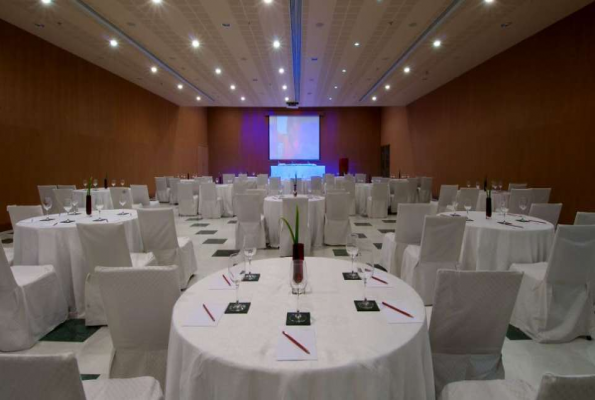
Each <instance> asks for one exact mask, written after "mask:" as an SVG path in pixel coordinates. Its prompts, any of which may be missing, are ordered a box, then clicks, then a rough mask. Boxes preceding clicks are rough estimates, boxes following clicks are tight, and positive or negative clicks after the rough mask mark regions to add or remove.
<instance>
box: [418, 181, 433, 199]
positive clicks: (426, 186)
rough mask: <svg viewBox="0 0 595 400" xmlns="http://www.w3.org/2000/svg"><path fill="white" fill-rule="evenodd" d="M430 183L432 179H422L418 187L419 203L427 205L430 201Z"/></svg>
mask: <svg viewBox="0 0 595 400" xmlns="http://www.w3.org/2000/svg"><path fill="white" fill-rule="evenodd" d="M432 181H433V178H429V177H425V176H424V177H422V178H421V182H420V185H419V202H420V203H429V202H430V201H431V200H432Z"/></svg>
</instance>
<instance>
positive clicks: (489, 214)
mask: <svg viewBox="0 0 595 400" xmlns="http://www.w3.org/2000/svg"><path fill="white" fill-rule="evenodd" d="M486 218H492V197H491V194H490V193H489V192H488V197H486Z"/></svg>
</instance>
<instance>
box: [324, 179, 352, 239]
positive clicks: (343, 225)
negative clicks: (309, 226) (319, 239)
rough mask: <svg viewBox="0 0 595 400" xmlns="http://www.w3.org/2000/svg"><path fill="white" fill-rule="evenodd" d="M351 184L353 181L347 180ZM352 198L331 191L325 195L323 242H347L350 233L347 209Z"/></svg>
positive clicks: (345, 194)
mask: <svg viewBox="0 0 595 400" xmlns="http://www.w3.org/2000/svg"><path fill="white" fill-rule="evenodd" d="M348 183H351V184H353V182H348ZM351 204H352V198H351V196H350V195H349V194H347V193H332V194H327V195H326V201H325V206H326V214H325V218H324V244H327V245H331V246H332V245H335V246H337V245H341V246H344V245H345V244H346V243H347V238H348V237H349V235H351V223H350V222H349V209H350V207H351Z"/></svg>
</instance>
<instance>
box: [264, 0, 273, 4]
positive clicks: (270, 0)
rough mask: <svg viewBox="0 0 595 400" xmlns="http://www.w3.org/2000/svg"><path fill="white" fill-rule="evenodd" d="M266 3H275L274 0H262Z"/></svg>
mask: <svg viewBox="0 0 595 400" xmlns="http://www.w3.org/2000/svg"><path fill="white" fill-rule="evenodd" d="M262 2H263V3H264V4H273V0H262Z"/></svg>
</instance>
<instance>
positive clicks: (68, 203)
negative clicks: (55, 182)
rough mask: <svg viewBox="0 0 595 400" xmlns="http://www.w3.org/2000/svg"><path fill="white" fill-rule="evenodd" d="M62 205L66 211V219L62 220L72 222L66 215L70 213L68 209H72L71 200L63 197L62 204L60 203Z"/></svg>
mask: <svg viewBox="0 0 595 400" xmlns="http://www.w3.org/2000/svg"><path fill="white" fill-rule="evenodd" d="M62 207H64V211H66V221H64V222H65V223H70V222H73V221H71V220H70V217H68V216H69V215H70V211H71V210H72V200H71V199H64V204H63V205H62Z"/></svg>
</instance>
